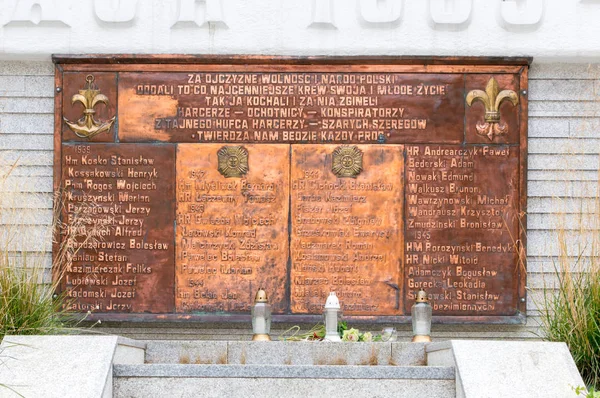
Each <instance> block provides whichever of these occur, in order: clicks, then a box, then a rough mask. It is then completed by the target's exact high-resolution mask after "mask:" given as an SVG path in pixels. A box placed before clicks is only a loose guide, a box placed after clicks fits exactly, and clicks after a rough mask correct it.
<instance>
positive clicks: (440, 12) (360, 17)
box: [4, 0, 589, 32]
mask: <svg viewBox="0 0 600 398" xmlns="http://www.w3.org/2000/svg"><path fill="white" fill-rule="evenodd" d="M588 2H589V1H586V0H580V1H579V3H588ZM171 3H172V4H171V5H172V6H173V7H174V9H175V21H174V22H173V23H171V25H170V27H171V28H178V27H185V26H190V25H191V26H195V27H203V26H205V25H206V24H212V26H215V27H222V28H225V27H228V22H227V21H226V18H225V14H226V12H225V10H224V3H223V1H222V0H202V1H199V0H171ZM147 4H148V2H145V1H138V0H119V1H116V2H114V1H103V0H93V8H92V9H93V12H94V14H95V16H96V18H97V19H98V21H99V22H101V23H111V24H123V25H126V23H127V22H131V21H133V20H134V19H135V18H136V16H137V15H138V14H139V13H140V8H141V7H145V6H147ZM495 4H497V7H496V9H493V11H491V13H494V14H495V15H496V20H497V23H498V24H499V25H500V26H502V27H503V28H505V29H507V30H511V31H517V32H519V31H527V30H528V29H529V30H530V29H535V28H536V27H537V26H539V25H540V24H541V23H542V21H543V14H544V7H545V3H544V0H505V1H499V2H496V3H495ZM561 6H563V5H562V4H561ZM485 7H487V9H488V10H489V9H490V8H489V7H490V5H487V4H486V5H485ZM428 8H429V15H428V18H429V19H430V21H431V22H432V23H433V24H432V28H434V29H436V28H438V27H441V28H443V27H444V26H454V27H457V26H461V25H469V24H470V22H471V13H472V8H473V1H472V0H429V1H428ZM5 9H6V10H9V15H7V17H8V18H7V19H6V20H5V22H4V26H7V27H12V26H19V25H22V24H24V23H25V24H33V25H34V26H55V27H63V28H64V27H71V24H72V22H71V21H72V20H73V18H78V17H79V15H76V11H75V10H77V12H79V8H77V7H75V6H73V5H72V4H70V3H69V2H68V1H57V0H14V5H13V6H12V7H11V6H6V8H5ZM198 10H201V14H202V15H203V17H201V18H199V19H198V18H197V15H198ZM306 10H307V12H308V13H310V15H309V16H308V19H309V21H310V22H309V24H308V25H307V26H309V27H322V28H336V22H335V18H336V6H335V3H334V1H333V0H312V6H311V7H307V8H306ZM235 11H236V10H235V9H231V10H227V12H228V13H232V12H235ZM403 12H404V0H385V1H381V0H358V6H357V7H356V11H355V13H356V14H355V18H356V20H357V21H362V22H364V23H366V24H368V25H372V26H376V27H377V26H378V27H382V28H394V27H396V26H397V25H398V24H399V23H401V20H402V15H403ZM523 29H525V30H523Z"/></svg>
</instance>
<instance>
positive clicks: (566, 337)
mask: <svg viewBox="0 0 600 398" xmlns="http://www.w3.org/2000/svg"><path fill="white" fill-rule="evenodd" d="M588 211H589V212H588ZM588 211H580V213H579V214H578V215H577V217H579V219H578V220H576V224H578V225H577V229H578V230H577V231H576V232H577V233H576V235H577V238H576V239H575V241H577V243H573V241H574V239H573V238H570V237H569V231H567V226H566V224H565V222H562V223H561V225H560V226H559V227H558V228H557V231H558V244H559V255H558V257H557V259H556V260H554V268H555V275H556V281H555V283H553V284H552V285H550V284H549V283H545V286H544V289H543V295H542V302H541V303H540V304H541V306H539V307H540V308H541V310H540V311H541V316H542V317H541V329H542V331H543V333H544V336H545V338H546V339H548V340H550V341H564V342H565V343H566V344H567V345H568V347H569V350H570V351H571V355H572V356H573V359H574V360H575V363H576V364H577V368H578V369H579V372H580V373H581V375H582V377H583V380H584V382H585V383H586V384H587V385H588V386H589V387H591V388H593V389H595V390H596V391H597V390H598V389H599V388H600V200H599V196H598V195H597V197H596V200H595V203H594V207H593V209H591V211H590V210H588Z"/></svg>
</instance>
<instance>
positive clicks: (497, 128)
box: [467, 77, 519, 141]
mask: <svg viewBox="0 0 600 398" xmlns="http://www.w3.org/2000/svg"><path fill="white" fill-rule="evenodd" d="M498 91H499V88H498V82H497V81H496V79H494V78H493V77H492V78H491V79H490V80H489V81H488V84H487V86H486V87H485V91H483V90H471V91H469V94H467V105H469V106H471V104H472V103H474V102H477V101H479V102H482V103H483V105H484V106H485V116H484V122H483V123H481V122H478V123H477V126H476V128H477V133H478V134H479V135H485V136H487V137H488V138H489V139H490V141H493V140H494V138H495V137H496V136H497V135H504V134H506V133H507V132H508V126H507V125H506V123H503V122H502V121H501V120H500V105H502V103H503V102H504V101H510V102H512V104H513V105H514V106H516V105H517V104H518V103H519V96H518V95H517V93H516V92H514V91H513V90H502V91H500V92H498Z"/></svg>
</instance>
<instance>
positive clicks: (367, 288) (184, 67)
mask: <svg viewBox="0 0 600 398" xmlns="http://www.w3.org/2000/svg"><path fill="white" fill-rule="evenodd" d="M56 61H58V63H57V72H56V79H55V82H56V86H57V90H56V99H55V104H56V112H57V113H56V115H55V123H56V127H55V178H54V186H55V189H57V190H58V189H65V190H66V192H67V193H69V192H70V193H71V194H72V195H75V196H73V197H71V198H67V204H69V203H70V204H71V207H70V208H69V207H68V206H67V207H66V208H65V212H63V217H62V218H63V221H65V222H66V221H68V220H69V214H70V215H71V217H72V216H73V214H74V213H75V212H76V210H75V208H74V207H73V206H79V207H78V208H80V207H81V208H85V209H89V208H90V206H89V205H90V201H89V200H87V199H84V198H83V196H82V195H83V192H84V191H86V190H90V193H92V192H95V193H94V195H96V199H95V200H93V201H91V202H92V203H91V207H94V208H98V209H107V211H108V213H100V215H98V214H97V213H94V214H93V216H91V217H89V223H88V227H90V228H92V226H93V225H97V224H99V223H101V224H102V225H103V227H102V228H95V231H96V234H97V235H98V236H97V238H100V239H99V241H100V242H102V245H104V246H106V245H109V244H111V245H117V244H118V245H120V244H123V245H124V246H123V248H122V249H112V248H111V249H110V250H109V249H108V248H106V247H102V248H101V249H93V248H91V246H89V245H88V246H86V247H85V248H83V249H82V250H80V251H79V252H78V255H81V257H77V258H76V260H75V262H74V264H73V266H72V267H71V268H69V269H67V270H66V271H67V273H66V276H67V277H68V280H67V279H66V278H65V279H63V281H62V289H63V290H65V291H66V292H67V294H70V295H71V297H72V298H73V301H72V304H71V309H73V310H74V311H82V312H85V311H88V310H90V311H92V315H91V317H90V318H91V319H94V318H98V319H114V320H147V319H154V320H169V319H175V320H182V319H183V320H185V319H189V320H210V321H219V320H224V319H231V320H247V317H248V315H247V314H249V306H250V304H251V303H252V299H253V297H254V294H255V293H256V290H257V289H258V288H259V287H261V286H262V287H265V289H266V291H267V293H268V295H269V300H270V301H271V303H272V304H273V307H274V312H275V314H276V315H275V319H276V320H277V319H280V320H285V321H289V322H296V321H297V322H301V321H311V322H314V321H315V320H316V319H317V318H315V315H318V314H320V313H321V312H322V306H323V305H324V303H325V297H326V295H327V294H328V293H329V292H330V291H336V293H337V294H338V296H339V297H340V301H341V304H342V307H343V311H344V314H345V315H346V316H348V317H350V319H357V320H361V319H364V320H369V321H377V322H390V321H395V322H406V321H407V320H409V317H408V316H409V315H410V307H411V306H412V304H413V302H414V295H415V292H416V291H417V290H418V289H419V288H421V287H422V288H425V290H426V291H427V292H428V293H429V294H430V299H431V303H432V306H433V307H434V315H435V316H436V320H437V321H439V322H482V321H483V322H494V323H497V322H503V323H506V322H523V320H524V316H523V314H524V311H525V308H526V306H525V283H524V282H525V272H524V270H525V263H524V258H525V256H524V253H525V246H524V242H525V239H526V235H525V231H526V224H525V215H524V214H525V213H524V211H525V209H526V156H527V96H526V90H527V64H528V62H529V61H530V60H528V59H504V58H494V59H487V58H486V59H483V58H464V59H460V58H456V57H446V58H439V57H438V58H436V57H433V58H432V57H429V58H418V59H417V58H389V57H380V58H373V57H367V58H323V57H320V58H289V57H288V58H286V57H262V56H258V57H253V56H233V57H212V58H211V57H206V56H189V57H188V56H163V55H150V56H129V57H128V56H106V57H95V58H90V59H88V60H87V61H89V62H82V60H81V57H77V56H73V57H59V58H56ZM138 62H139V63H138ZM88 75H92V76H94V83H95V84H96V85H97V89H98V91H99V92H100V93H101V94H102V95H105V96H106V101H104V98H102V97H100V99H102V101H96V103H95V106H93V107H92V106H91V103H90V104H88V105H89V106H82V104H81V103H79V102H77V101H76V102H75V103H72V100H73V98H74V96H75V95H76V94H78V93H79V91H80V90H82V88H83V87H84V85H85V82H86V77H87V76H88ZM492 79H493V80H492ZM493 81H496V82H497V84H498V91H499V92H501V91H502V90H511V91H513V92H514V94H510V96H511V99H510V100H506V101H504V102H503V103H502V104H500V105H499V107H498V109H492V108H494V106H492V105H491V102H490V104H488V105H489V106H488V107H486V106H484V105H485V104H484V102H485V101H483V102H481V101H473V98H471V97H473V95H475V94H481V93H480V92H475V94H473V95H471V96H469V95H468V93H469V92H472V91H473V90H484V91H485V90H486V87H488V88H489V87H491V86H490V85H489V84H490V82H493ZM488 91H489V92H490V93H491V92H492V91H494V90H491V89H490V90H488ZM507 93H508V92H506V93H504V94H502V95H505V94H507ZM498 95H500V94H498ZM515 96H516V97H515ZM467 99H469V100H470V101H469V102H470V103H471V106H468V105H467V101H466V100H467ZM86 109H87V111H86ZM496 110H497V111H498V113H497V114H496V113H495V111H496ZM86 115H87V116H88V117H87V119H86ZM115 115H116V116H117V119H116V121H115V123H114V125H113V126H111V128H110V129H105V130H101V131H100V132H99V133H98V134H97V135H94V136H93V137H91V138H89V139H88V138H85V137H83V138H82V137H78V136H77V135H76V134H75V133H74V132H73V130H72V128H70V127H69V126H68V125H67V124H66V122H65V120H64V119H67V120H69V121H70V122H76V121H78V120H80V119H82V118H83V119H82V120H83V122H85V121H86V120H87V121H88V122H89V121H90V119H89V116H92V117H93V118H94V120H96V123H95V124H94V123H91V125H93V126H92V127H91V128H92V129H93V128H94V126H96V125H97V126H100V127H101V126H102V123H103V122H105V121H109V120H110V119H111V118H112V117H113V116H115ZM498 116H499V121H498ZM484 122H490V123H491V124H497V125H498V128H497V129H494V128H492V129H489V128H487V127H486V126H484V125H483V123H484ZM88 124H90V123H88ZM478 124H479V129H478ZM86 125H87V124H86ZM500 125H501V126H500ZM482 126H483V127H482ZM500 127H501V128H500ZM504 129H506V130H504ZM482 131H483V132H484V133H485V132H489V131H492V132H493V133H494V134H490V135H488V134H482ZM504 131H505V133H504ZM498 132H501V133H502V134H496V133H498ZM88 154H89V155H90V156H93V157H94V158H95V159H101V158H106V159H112V158H111V157H112V156H117V157H122V158H140V157H141V158H153V159H154V164H153V165H139V164H137V165H132V166H128V165H112V164H94V163H93V162H91V163H89V164H87V165H83V164H82V160H81V157H82V156H84V155H86V156H87V155H88ZM68 159H70V160H68ZM73 160H77V161H78V163H77V164H75V163H69V162H72V161H73ZM68 163H69V164H68ZM129 168H132V171H131V173H132V174H128V173H130V171H129ZM105 171H112V172H115V173H117V174H118V172H123V173H124V175H123V176H119V175H117V176H110V175H109V176H103V177H99V176H98V173H99V172H100V173H102V172H105ZM75 172H77V174H75ZM80 172H89V173H90V174H85V175H84V174H81V173H80ZM136 173H137V174H136ZM85 180H93V181H92V182H91V184H92V185H91V186H88V182H87V181H85ZM117 180H122V181H125V184H126V185H127V184H128V183H135V182H139V183H145V184H150V187H151V189H148V190H146V189H141V190H140V189H137V190H136V189H133V188H131V189H130V188H129V187H128V186H126V187H125V188H123V187H122V186H121V188H117V187H116V184H117ZM111 183H112V184H113V186H112V187H108V185H107V186H106V187H103V186H98V185H94V184H111ZM77 184H82V185H77ZM120 184H122V183H120ZM379 188H381V189H379ZM98 190H102V191H103V192H99V191H98ZM125 194H127V195H129V196H127V197H136V198H138V199H139V200H138V201H135V202H132V200H130V199H126V197H124V196H123V195H125ZM110 195H114V197H112V196H110ZM144 197H145V199H143V198H144ZM145 200H147V201H145ZM140 201H142V202H140ZM94 202H97V203H94ZM83 203H86V204H85V205H82V204H83ZM130 204H131V205H133V206H137V207H140V208H148V209H150V210H149V212H148V213H147V214H145V213H140V214H137V213H136V214H133V213H125V208H126V207H127V206H129V205H130ZM102 211H104V210H102ZM120 212H122V213H124V214H122V213H120ZM144 212H147V210H144ZM121 216H123V217H121ZM93 220H96V221H93ZM97 220H100V221H97ZM135 220H137V222H138V225H137V229H136V226H134V225H133V223H134V222H135ZM120 222H122V223H125V222H127V223H129V224H127V225H121V224H120ZM140 223H143V224H142V225H140ZM323 223H325V224H323ZM124 227H127V228H129V229H124ZM92 229H94V228H92ZM117 230H118V231H120V232H119V234H120V235H117V232H116V231H117ZM123 231H128V232H127V233H129V234H141V236H139V237H138V236H125V235H123V233H124V232H123ZM59 238H63V239H64V237H59ZM80 239H81V238H80ZM131 239H137V240H139V241H141V242H145V243H146V244H154V242H156V245H158V244H160V246H161V247H160V248H159V249H157V248H156V247H155V246H153V247H152V249H144V248H142V246H136V244H138V245H139V244H141V243H139V242H138V241H137V240H135V241H134V246H133V247H131V244H132V243H131ZM59 240H60V239H59ZM58 247H59V245H58V244H55V245H54V246H53V250H54V252H55V253H56V252H57V249H58ZM100 252H103V253H104V254H102V256H103V257H102V260H100ZM106 255H109V256H111V255H112V256H113V257H112V258H111V257H109V258H108V260H107V259H106ZM127 264H133V265H139V266H137V268H136V267H134V266H133V265H132V266H129V267H128V265H127ZM74 267H78V268H74ZM150 269H151V270H150ZM60 271H61V270H60V269H55V270H54V276H55V277H56V278H58V277H60V275H61V272H60ZM86 276H87V279H86ZM119 281H122V283H121V285H119ZM127 281H129V282H127ZM113 283H116V285H114V286H113V285H112V284H113ZM127 283H129V285H127ZM107 286H108V287H107ZM111 292H112V293H114V294H115V297H110V295H111ZM84 295H85V297H84ZM116 296H120V297H116ZM111 300H112V304H111Z"/></svg>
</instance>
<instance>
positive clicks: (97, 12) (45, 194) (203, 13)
mask: <svg viewBox="0 0 600 398" xmlns="http://www.w3.org/2000/svg"><path fill="white" fill-rule="evenodd" d="M32 5H33V7H32ZM113 7H114V8H113ZM599 21H600V0H581V1H576V0H572V1H568V2H565V1H560V0H505V1H500V0H473V1H471V0H294V1H292V0H280V1H276V0H203V1H193V0H164V1H159V0H120V1H118V0H96V1H93V0H37V1H35V0H20V1H16V0H4V1H3V2H0V181H1V182H2V183H1V184H0V190H1V191H2V192H0V194H1V195H2V198H3V199H4V200H3V202H4V204H6V198H8V197H10V203H11V206H13V207H16V208H17V209H19V217H20V219H19V220H17V221H15V218H14V216H13V215H12V214H10V213H9V212H7V211H5V209H0V210H2V212H0V234H1V233H5V231H6V230H7V229H9V228H10V227H11V226H12V225H14V224H15V223H17V222H18V223H23V219H24V220H25V224H26V226H25V230H26V231H27V238H26V239H25V240H24V241H17V242H13V243H11V250H13V251H15V252H18V251H21V250H24V251H36V250H42V251H44V252H46V253H47V255H46V257H45V262H46V264H47V266H48V267H49V266H50V256H49V252H50V250H51V240H50V234H49V232H50V231H49V228H50V224H51V221H52V211H51V207H52V161H53V153H52V148H53V144H52V139H53V113H54V109H53V106H54V105H53V96H54V87H53V73H54V70H53V65H52V63H51V62H50V61H49V57H50V54H52V53H96V52H102V53H207V54H210V53H214V54H217V53H219V54H222V53H227V54H280V55H306V54H319V55H334V54H337V55H369V54H371V55H372V54H390V55H463V56H464V55H477V56H479V55H500V56H516V55H528V56H534V64H533V66H532V69H531V73H530V90H529V99H530V103H529V115H530V119H529V137H530V139H529V172H528V179H529V181H528V196H529V199H528V201H529V204H528V215H529V217H528V219H529V229H528V239H529V244H528V282H527V284H528V286H529V287H530V288H532V289H533V290H532V291H533V292H536V291H539V289H540V288H541V287H542V286H543V284H544V280H546V282H548V281H550V280H551V272H552V270H553V265H552V261H553V260H555V256H556V255H557V254H558V247H557V244H556V227H557V224H558V223H559V222H560V219H561V217H562V215H563V214H566V224H567V228H568V229H570V231H569V235H570V237H571V238H572V239H576V236H577V233H576V230H575V228H576V227H577V224H578V223H577V220H576V219H577V217H576V216H577V214H580V213H586V212H589V211H591V208H590V206H593V203H594V202H593V198H594V196H595V195H597V192H598V179H599V175H598V173H599V169H600V164H599V163H600V63H598V62H600V22H599ZM32 59H33V60H34V61H32ZM590 62H591V63H590ZM15 161H18V165H19V166H18V167H17V168H16V169H14V170H12V172H11V174H10V176H9V177H8V178H6V179H5V180H3V178H2V177H1V176H2V173H5V172H6V171H7V167H6V166H8V165H11V164H13V163H14V162H15ZM596 233H597V231H596ZM573 247H574V245H573ZM531 296H532V295H529V298H528V304H527V305H528V311H529V314H530V315H532V316H530V317H529V320H528V324H527V325H525V326H496V325H489V326H477V325H475V326H474V325H470V326H438V327H437V328H436V330H435V331H436V337H438V338H444V337H450V336H460V337H493V338H534V337H535V335H534V334H532V333H531V332H532V331H535V325H536V321H537V318H536V311H535V304H534V302H533V300H532V299H531ZM118 332H119V333H121V334H123V333H131V334H132V335H136V336H141V337H147V338H152V337H165V336H167V335H168V337H169V338H175V337H182V338H185V337H187V338H189V337H190V335H192V336H195V337H201V336H209V335H211V333H212V332H211V330H210V329H206V328H204V329H199V328H196V327H194V328H188V327H185V328H177V332H176V334H172V332H173V330H172V329H171V327H170V326H168V325H164V324H157V325H154V326H153V327H145V328H141V329H137V328H136V329H134V328H127V329H119V330H118ZM243 333H244V331H242V330H240V329H236V328H233V327H232V328H231V329H226V330H222V331H221V334H220V335H219V336H218V337H220V338H224V339H227V338H229V339H236V338H239V336H240V335H241V334H243ZM404 333H405V334H408V333H409V332H408V329H407V328H406V330H405V332H404ZM211 337H212V338H215V336H211Z"/></svg>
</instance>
